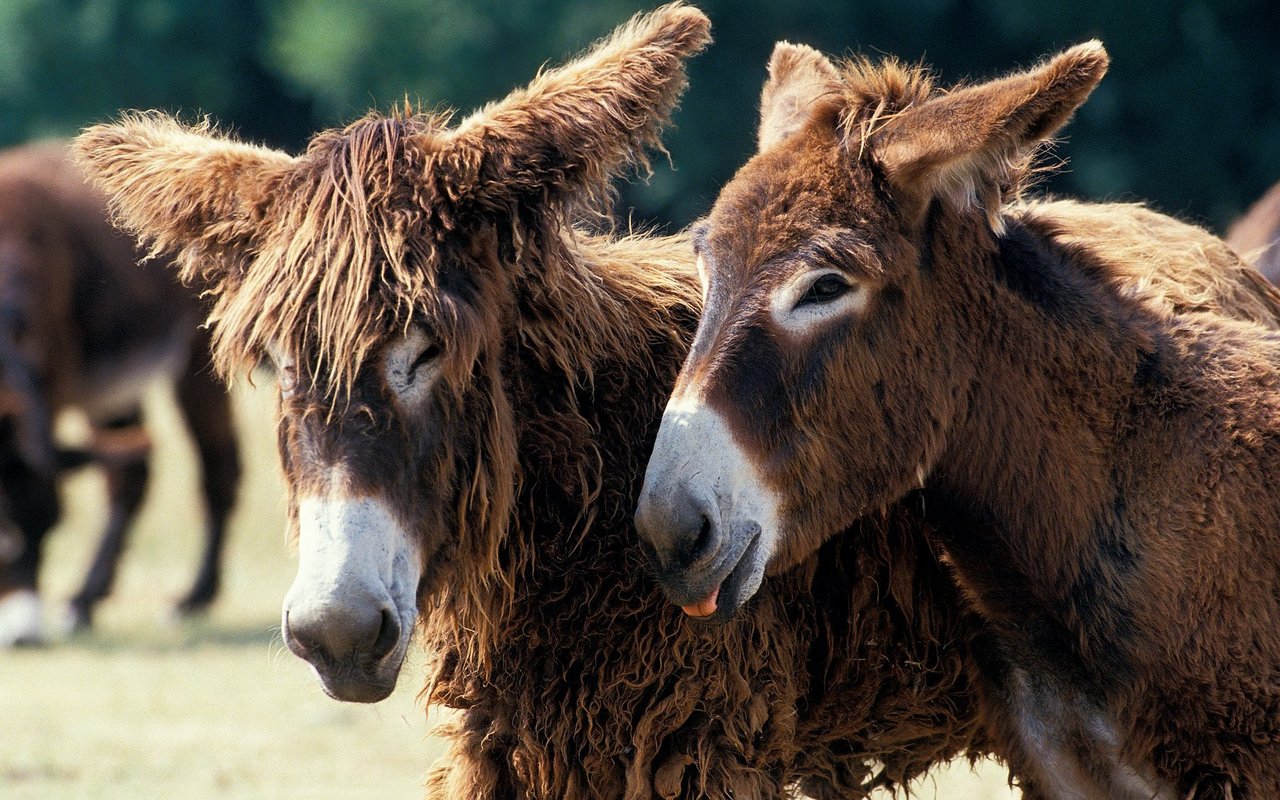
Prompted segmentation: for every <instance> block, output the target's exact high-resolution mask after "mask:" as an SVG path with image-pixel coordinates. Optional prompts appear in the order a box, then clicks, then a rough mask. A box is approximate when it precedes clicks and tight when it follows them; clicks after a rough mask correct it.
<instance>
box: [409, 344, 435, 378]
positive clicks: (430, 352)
mask: <svg viewBox="0 0 1280 800" xmlns="http://www.w3.org/2000/svg"><path fill="white" fill-rule="evenodd" d="M440 352H441V350H440V345H438V344H429V345H427V346H426V348H424V349H423V351H422V352H421V353H418V357H417V358H415V359H414V360H413V363H412V364H410V365H409V375H410V376H412V375H413V373H414V372H417V370H418V368H419V367H423V366H426V365H427V364H430V363H431V362H432V361H435V360H436V359H437V358H439V357H440Z"/></svg>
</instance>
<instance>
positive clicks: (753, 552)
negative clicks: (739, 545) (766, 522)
mask: <svg viewBox="0 0 1280 800" xmlns="http://www.w3.org/2000/svg"><path fill="white" fill-rule="evenodd" d="M752 527H753V528H754V530H753V531H752V532H751V534H750V540H749V541H748V543H747V546H746V547H745V548H743V550H742V554H741V555H740V556H738V558H737V560H732V559H730V560H729V561H728V563H727V565H726V567H727V569H728V572H727V574H725V575H724V577H723V578H721V579H719V580H718V581H715V582H714V583H713V584H712V587H711V590H710V591H708V592H706V593H705V594H704V595H702V597H701V598H699V599H697V600H695V601H694V602H692V603H688V604H686V603H680V604H679V605H680V607H681V609H682V610H683V611H684V612H685V614H687V615H688V616H689V619H690V620H692V621H694V622H700V623H709V624H712V625H722V624H724V623H725V622H728V621H729V620H730V619H731V618H732V617H733V615H734V614H735V613H737V611H738V609H739V608H741V607H742V606H743V604H744V603H746V602H747V600H749V599H751V596H752V595H754V594H755V593H756V590H757V589H758V588H760V582H761V580H763V578H764V567H765V565H764V562H763V560H762V559H761V558H760V539H761V536H760V533H761V532H760V527H759V526H758V525H755V524H754V523H753V524H752Z"/></svg>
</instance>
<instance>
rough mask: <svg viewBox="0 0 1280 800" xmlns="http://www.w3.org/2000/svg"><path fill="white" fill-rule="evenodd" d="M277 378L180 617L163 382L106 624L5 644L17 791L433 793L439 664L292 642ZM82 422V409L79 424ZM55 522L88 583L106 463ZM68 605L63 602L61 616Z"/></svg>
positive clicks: (0, 720) (176, 442)
mask: <svg viewBox="0 0 1280 800" xmlns="http://www.w3.org/2000/svg"><path fill="white" fill-rule="evenodd" d="M271 403H272V401H271V393H270V391H269V387H265V386H264V387H260V388H256V389H255V388H253V387H247V386H246V387H243V388H242V389H240V390H238V391H237V393H236V406H237V408H236V410H237V412H238V417H237V418H238V419H239V420H240V423H241V434H242V435H241V441H242V445H243V447H244V451H245V455H246V461H247V466H246V470H247V472H246V479H245V481H244V484H243V487H242V489H241V498H240V503H239V507H238V510H237V513H236V516H235V518H234V519H233V522H232V532H231V541H230V542H229V545H228V553H227V555H228V558H227V568H226V576H225V581H224V594H223V597H222V599H221V600H220V601H219V603H218V604H217V606H216V608H215V609H214V611H213V612H212V613H211V614H210V615H209V617H208V618H207V619H204V620H200V621H197V622H193V623H184V624H182V625H176V624H174V623H172V622H171V621H170V620H169V618H168V613H169V608H170V605H171V603H172V601H173V599H174V598H176V597H178V596H179V595H180V594H181V593H182V591H183V590H184V589H185V588H186V583H187V581H189V580H190V579H191V577H192V575H193V571H194V569H195V564H196V558H197V552H198V547H199V545H200V541H199V535H198V531H199V530H200V524H201V508H200V503H199V499H198V498H199V492H198V488H197V484H196V476H195V468H194V462H193V460H192V457H191V452H190V446H189V443H188V442H187V440H186V437H185V435H184V434H182V433H180V431H181V430H182V429H181V426H180V424H179V423H178V421H177V417H176V413H175V411H174V409H173V406H172V402H171V400H170V396H169V394H168V392H167V390H166V389H164V388H163V387H159V388H157V390H156V391H154V392H153V393H152V397H151V400H150V402H149V403H148V416H149V418H150V419H151V420H152V421H153V423H154V428H153V429H154V430H157V431H160V432H161V433H160V434H159V435H157V436H156V439H157V452H156V456H155V460H154V462H153V463H154V466H155V468H154V470H153V481H152V485H151V488H150V492H149V494H148V498H147V502H146V506H145V507H144V509H143V512H142V514H141V517H140V519H139V520H138V523H137V526H136V528H135V530H134V531H133V536H132V539H131V542H130V545H129V551H128V552H127V553H126V556H125V558H124V561H123V564H122V568H121V573H120V575H119V579H118V581H117V584H116V589H115V592H114V593H113V595H112V597H111V598H110V599H109V600H108V601H107V602H106V603H104V604H103V607H102V609H101V612H100V614H99V617H98V629H97V630H96V631H95V632H94V633H93V634H91V635H89V636H86V637H84V638H81V639H77V640H75V641H70V642H60V643H56V644H54V645H52V646H50V647H46V648H42V649H39V650H32V651H19V652H2V651H0V797H3V798H15V799H20V800H28V799H30V800H36V799H37V798H38V799H39V800H47V799H49V798H58V799H59V800H61V799H62V798H86V800H87V799H88V798H92V800H117V799H119V800H126V799H127V800H143V799H144V798H180V799H181V800H205V799H206V798H246V800H247V799H248V798H254V799H255V800H269V799H272V798H279V799H280V800H293V799H294V798H299V799H301V798H334V799H337V800H341V799H342V798H353V799H354V798H375V797H376V798H384V799H387V800H390V799H392V798H395V799H396V800H400V799H403V800H412V799H413V798H418V797H420V796H421V794H422V792H421V784H422V777H423V775H424V773H425V772H426V769H427V767H428V765H429V764H430V763H431V761H432V760H433V759H435V758H436V757H438V755H439V753H440V751H441V746H440V743H439V742H438V741H436V740H434V739H432V738H431V737H430V736H429V734H428V731H429V727H430V726H429V723H428V720H427V719H426V715H425V714H424V713H423V711H422V710H421V708H420V706H419V704H418V703H417V700H416V694H417V691H418V689H419V688H420V686H421V683H422V670H421V668H420V667H419V666H418V664H416V663H410V664H408V665H407V666H406V668H405V672H404V673H403V675H402V678H401V681H400V686H399V688H397V690H396V692H395V693H394V694H393V695H392V696H391V697H390V698H388V699H387V700H385V701H383V702H382V703H378V704H376V705H374V706H356V705H346V704H341V703H337V702H335V701H332V700H329V699H328V698H326V697H325V696H324V695H323V694H322V693H321V691H320V689H319V686H318V685H317V684H316V682H315V680H314V679H313V677H312V676H311V674H310V669H309V668H308V667H306V665H304V664H303V663H302V662H301V661H299V660H298V659H297V658H295V657H294V656H293V655H291V654H290V653H288V652H287V651H285V650H284V649H283V647H282V645H281V644H280V638H279V633H278V614H279V608H280V600H281V598H282V597H283V596H284V593H285V591H286V589H287V588H288V585H289V582H290V581H291V580H292V576H293V563H292V556H291V555H290V554H289V551H288V548H287V547H286V545H285V543H284V540H283V536H282V533H281V532H282V530H283V523H282V508H281V500H280V497H281V495H280V487H279V479H278V475H277V471H276V466H275V463H276V462H275V453H274V447H275V444H274V442H275V440H274V436H273V433H272V430H271V424H270V421H269V417H270V409H271ZM72 427H74V421H73V424H72ZM64 499H65V501H66V506H67V507H66V513H65V515H64V520H63V522H62V524H61V525H60V526H59V528H58V529H57V530H56V531H54V532H53V533H52V534H51V537H50V540H49V549H48V554H47V561H46V570H45V574H44V576H43V579H44V585H45V589H46V594H47V596H48V597H49V598H51V599H52V600H53V601H54V603H57V602H63V601H65V599H66V598H68V597H69V596H70V595H71V594H72V593H73V592H74V591H75V589H76V588H77V585H76V582H77V581H78V580H79V579H80V577H81V576H82V574H83V570H84V567H85V565H86V564H87V562H88V560H89V556H90V550H91V548H92V547H93V545H94V533H95V532H96V530H97V528H98V526H99V525H100V524H101V522H102V520H103V516H104V514H105V509H104V504H103V502H102V485H101V480H100V478H98V476H97V475H95V474H93V473H91V472H89V473H85V474H83V475H80V476H77V477H76V478H74V479H73V480H71V481H70V482H69V483H68V485H67V487H66V491H65V493H64ZM58 611H59V609H57V608H50V609H49V610H48V616H49V620H50V622H51V623H52V622H54V621H55V618H56V616H57V612H58ZM916 796H917V797H920V798H923V799H924V800H928V798H932V797H935V796H936V797H937V798H946V799H947V800H997V798H999V799H1001V800H1003V799H1004V798H1009V797H1011V796H1016V795H1011V793H1010V792H1009V790H1008V789H1007V788H1005V786H1004V773H1003V771H1002V770H1001V769H999V768H998V767H995V766H994V765H982V767H981V769H980V770H979V772H978V773H976V774H975V773H972V772H970V770H969V769H968V767H967V765H962V766H958V767H953V768H952V769H951V770H948V771H945V772H941V773H939V774H938V775H936V776H931V777H930V778H929V779H926V780H925V781H923V782H922V783H921V785H920V787H919V789H918V793H917V795H916Z"/></svg>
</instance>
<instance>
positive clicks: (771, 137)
mask: <svg viewBox="0 0 1280 800" xmlns="http://www.w3.org/2000/svg"><path fill="white" fill-rule="evenodd" d="M840 96H841V92H840V73H839V71H837V70H836V65H835V64H832V63H831V61H830V60H829V59H828V58H827V57H826V56H824V55H823V54H822V53H819V52H818V51H817V50H814V49H813V48H812V47H807V46H805V45H802V44H792V43H790V42H778V43H777V44H776V45H774V48H773V55H772V56H770V57H769V79H768V80H767V81H765V84H764V90H763V91H762V92H761V93H760V130H759V132H758V139H759V143H760V144H759V151H760V152H764V151H765V150H767V149H769V148H770V147H772V146H773V145H775V144H777V143H778V142H780V141H782V140H783V139H785V138H786V137H788V136H790V135H791V134H793V133H795V132H796V131H798V130H800V129H801V128H803V127H804V126H805V124H807V123H808V122H809V120H811V119H813V118H815V117H816V116H817V115H819V114H821V113H822V112H823V111H825V110H827V109H830V108H833V107H834V106H835V104H836V103H837V102H838V101H839V99H840Z"/></svg>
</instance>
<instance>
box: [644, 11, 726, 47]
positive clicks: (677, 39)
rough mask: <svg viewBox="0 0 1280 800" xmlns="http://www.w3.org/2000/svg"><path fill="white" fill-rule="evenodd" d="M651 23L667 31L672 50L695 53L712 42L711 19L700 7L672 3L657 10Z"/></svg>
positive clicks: (650, 19) (667, 38)
mask: <svg viewBox="0 0 1280 800" xmlns="http://www.w3.org/2000/svg"><path fill="white" fill-rule="evenodd" d="M649 21H650V22H651V24H653V25H655V26H657V27H659V28H661V29H662V30H664V31H665V34H664V37H663V38H665V39H666V40H667V41H668V42H670V46H671V48H672V50H674V51H676V52H678V53H681V54H684V55H693V54H694V53H697V52H698V51H700V50H702V49H703V48H704V47H706V46H707V45H708V44H710V43H711V20H710V18H708V17H707V15H706V14H704V13H703V12H702V11H701V10H700V9H697V8H694V7H693V6H689V5H685V4H684V3H671V4H670V5H666V6H662V7H661V8H659V9H657V10H655V11H654V12H653V14H652V15H651V17H650V18H649Z"/></svg>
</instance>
